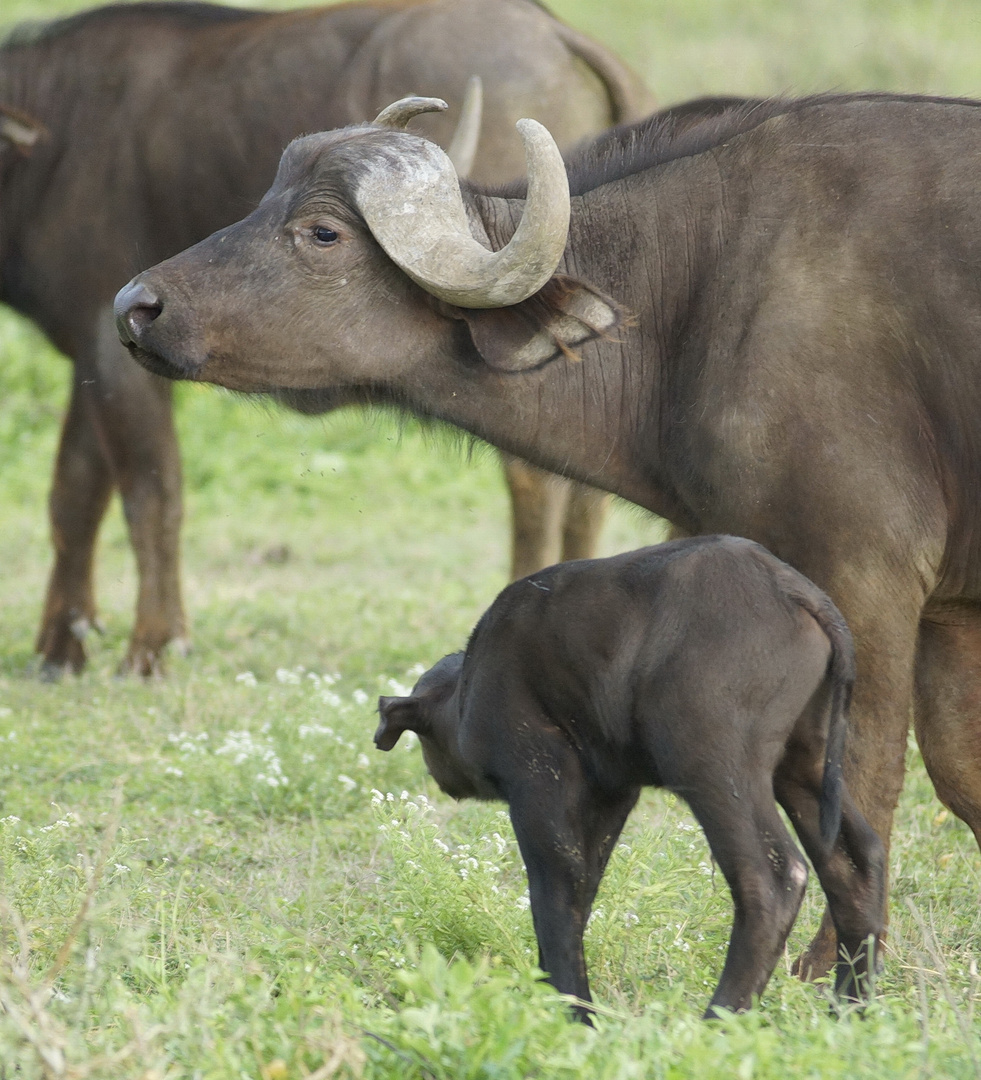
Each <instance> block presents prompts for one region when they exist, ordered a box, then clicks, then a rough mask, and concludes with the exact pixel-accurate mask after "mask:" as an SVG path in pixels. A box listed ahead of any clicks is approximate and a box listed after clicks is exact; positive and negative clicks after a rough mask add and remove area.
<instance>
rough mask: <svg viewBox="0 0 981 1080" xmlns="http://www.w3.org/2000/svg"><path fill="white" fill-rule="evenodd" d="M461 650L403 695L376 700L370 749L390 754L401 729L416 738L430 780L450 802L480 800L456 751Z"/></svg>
mask: <svg viewBox="0 0 981 1080" xmlns="http://www.w3.org/2000/svg"><path fill="white" fill-rule="evenodd" d="M463 656H464V654H463V653H462V652H458V653H451V654H450V655H449V656H444V657H443V659H442V660H440V661H439V663H437V664H435V665H434V666H433V667H431V668H430V669H429V671H427V672H426V673H425V675H423V676H422V677H421V678H420V679H419V681H418V682H417V683H416V685H415V686H414V687H413V688H412V693H411V694H410V695H409V696H408V697H382V698H379V699H378V713H379V716H380V717H381V720H380V722H379V724H378V729H377V730H376V731H375V746H377V747H378V749H379V750H391V749H392V747H393V746H394V745H395V744H396V743H397V742H398V741H399V738H400V737H401V735H402V733H403V732H404V731H413V732H415V734H416V735H418V736H419V742H420V744H421V745H422V754H423V757H424V758H425V760H426V768H427V769H429V772H430V774H431V775H432V778H433V779H434V780H435V781H436V783H437V784H439V786H440V789H441V790H442V791H444V792H445V793H446V794H447V795H450V796H452V798H454V799H469V798H476V797H479V796H480V795H481V794H482V792H481V790H480V788H481V787H482V785H481V784H480V783H479V779H478V778H477V777H475V776H474V775H473V770H472V769H471V768H470V767H469V766H468V764H467V762H466V760H465V758H464V756H463V754H462V753H461V751H460V743H459V729H460V676H461V674H462V671H463Z"/></svg>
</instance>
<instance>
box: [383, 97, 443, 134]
mask: <svg viewBox="0 0 981 1080" xmlns="http://www.w3.org/2000/svg"><path fill="white" fill-rule="evenodd" d="M448 108H449V105H447V104H446V102H445V101H444V100H443V99H442V98H438V97H414V96H413V97H404V98H399V100H398V101H396V102H394V103H393V104H391V105H389V106H388V107H387V108H385V109H382V111H381V112H380V113H379V114H378V115H377V116H376V117H375V119H374V120H373V121H372V125H373V126H374V127H387V128H394V129H395V130H396V131H404V130H405V125H406V124H407V123H408V122H409V121H410V120H411V119H412V118H413V117H414V116H419V114H420V113H427V112H444V111H445V110H446V109H448Z"/></svg>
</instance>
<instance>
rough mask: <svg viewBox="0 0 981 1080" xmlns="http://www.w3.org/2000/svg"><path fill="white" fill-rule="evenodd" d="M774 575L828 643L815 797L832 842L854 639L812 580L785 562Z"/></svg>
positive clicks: (852, 674) (835, 830)
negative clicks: (827, 698)
mask: <svg viewBox="0 0 981 1080" xmlns="http://www.w3.org/2000/svg"><path fill="white" fill-rule="evenodd" d="M771 572H772V566H771ZM776 577H777V581H778V583H779V586H780V588H781V589H782V590H783V592H784V595H785V596H787V597H788V598H789V599H790V600H793V601H794V602H795V603H796V604H798V605H799V606H800V607H802V608H803V609H804V610H805V611H806V612H807V613H808V615H810V616H811V618H812V619H814V621H815V622H816V623H817V624H818V626H820V627H821V629H822V630H823V631H824V635H825V637H826V638H827V639H828V642H829V644H830V645H831V659H830V660H829V661H828V672H827V679H828V682H829V684H830V690H831V713H830V716H829V718H828V737H827V741H826V743H825V749H824V776H823V777H822V780H821V794H820V796H819V799H818V813H819V824H820V828H821V838H822V839H823V840H824V841H825V843H827V844H831V843H833V842H834V840H835V838H836V837H837V836H838V833H839V831H840V830H841V800H842V795H843V789H844V785H843V780H842V762H843V758H844V755H845V736H846V735H847V733H848V709H849V706H850V705H851V700H852V687H853V686H854V685H855V642H854V641H853V640H852V632H851V630H849V629H848V624H847V623H846V622H845V617H844V615H842V613H841V612H840V611H839V610H838V609H837V607H835V605H834V604H833V603H832V601H831V598H830V597H829V596H827V595H826V594H825V593H823V592H822V591H821V590H820V589H819V588H818V587H817V586H816V585H814V584H813V582H810V581H808V580H807V578H805V577H804V576H803V575H801V574H799V573H798V572H797V571H796V570H794V569H793V568H792V567H790V566H787V565H786V564H783V565H782V566H781V567H780V569H779V570H777V572H776Z"/></svg>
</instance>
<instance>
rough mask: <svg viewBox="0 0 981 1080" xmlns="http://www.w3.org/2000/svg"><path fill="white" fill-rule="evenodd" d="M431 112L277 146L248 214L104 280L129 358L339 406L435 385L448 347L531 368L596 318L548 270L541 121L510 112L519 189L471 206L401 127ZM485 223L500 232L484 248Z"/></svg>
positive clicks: (573, 286)
mask: <svg viewBox="0 0 981 1080" xmlns="http://www.w3.org/2000/svg"><path fill="white" fill-rule="evenodd" d="M442 108H445V104H444V103H443V102H441V101H437V100H434V99H420V98H408V99H404V100H403V101H400V102H397V103H396V104H395V105H392V106H389V108H388V109H386V110H384V112H383V113H382V114H380V116H379V117H378V119H377V120H376V122H375V123H374V124H371V125H362V126H359V127H353V128H345V129H342V130H339V131H334V132H327V133H321V134H317V135H310V136H306V137H304V138H301V139H297V140H295V141H294V142H293V143H291V144H290V146H289V147H288V148H287V149H286V152H285V153H284V155H283V159H282V161H281V163H280V167H279V171H278V174H277V176H276V180H275V182H274V184H273V186H272V188H271V189H270V190H269V192H268V193H267V194H266V196H265V197H264V198H263V200H262V202H261V203H260V205H259V206H258V207H257V208H256V210H255V211H254V212H253V213H252V214H251V215H250V216H249V217H247V218H246V219H245V220H244V221H241V222H239V223H238V224H236V225H232V226H230V227H229V228H226V229H223V230H221V231H220V232H217V233H215V234H214V235H213V236H211V237H209V238H208V239H207V240H204V241H203V242H201V243H200V244H197V245H196V246H195V247H193V248H190V249H188V250H187V251H185V252H183V253H181V254H180V255H177V256H175V257H174V258H172V259H170V260H168V261H167V262H164V263H161V264H160V265H159V266H157V267H154V268H152V269H151V270H148V271H146V272H145V273H143V274H140V275H139V276H138V277H136V278H135V279H134V280H133V281H132V282H130V284H129V285H127V286H126V287H125V288H123V289H122V290H121V291H120V293H119V294H118V296H117V298H116V306H115V309H116V318H117V323H118V327H119V332H120V336H121V338H122V340H123V342H124V344H126V345H127V346H128V347H129V349H130V351H131V352H132V354H133V356H134V357H135V358H136V359H137V360H138V361H139V362H140V363H142V364H143V365H144V366H146V367H147V368H149V369H150V370H152V371H154V372H156V373H158V374H161V375H165V376H168V377H170V378H184V379H197V380H203V381H207V382H214V383H218V384H220V385H223V386H227V387H230V388H232V389H236V390H244V391H260V392H261V391H266V392H280V393H283V392H285V393H286V394H287V395H288V394H289V392H290V391H296V392H298V393H299V394H302V393H303V392H304V391H312V390H325V391H329V392H332V393H334V394H336V395H337V398H338V401H340V400H343V399H344V398H345V395H346V396H347V397H348V398H350V397H352V396H354V397H356V396H357V391H358V390H359V389H360V390H362V391H363V392H364V393H365V394H367V395H370V392H371V389H372V388H374V387H377V386H378V385H380V384H390V383H391V382H392V380H395V381H397V382H401V383H402V385H403V386H404V385H405V384H406V383H409V384H412V383H413V382H417V383H418V382H420V381H422V380H425V381H427V382H428V383H429V384H431V383H432V382H433V381H434V380H435V381H438V375H437V374H436V372H435V370H434V367H433V364H432V361H433V359H434V358H438V357H440V356H442V357H444V358H445V357H448V356H455V357H457V358H459V356H460V353H461V349H462V351H463V352H464V353H466V354H467V356H469V357H470V358H473V359H479V358H481V357H482V358H483V359H484V360H486V361H487V362H488V363H489V364H490V365H491V366H493V367H497V368H503V369H505V370H525V369H528V368H533V367H536V366H539V365H541V364H543V363H544V362H545V361H546V360H548V359H550V358H551V357H553V356H556V355H559V354H561V353H563V352H568V350H570V349H571V348H572V347H574V346H575V345H577V344H579V343H581V342H583V341H585V340H587V339H589V338H591V337H594V336H596V334H598V333H601V332H603V331H604V330H606V329H607V328H608V327H610V326H611V325H613V323H614V322H615V321H616V318H617V316H616V311H615V306H614V305H613V304H612V302H608V301H606V300H605V298H602V297H601V296H600V295H599V294H597V293H596V292H595V291H594V290H592V289H590V288H589V287H588V286H583V285H580V284H579V283H570V282H569V280H568V279H565V278H561V277H555V276H554V275H555V272H556V269H557V267H558V265H559V263H560V260H561V259H562V256H563V252H564V249H565V244H566V238H567V233H568V228H569V215H570V202H569V188H568V181H567V178H566V173H565V167H564V164H563V161H562V158H561V155H560V154H559V151H558V149H557V147H556V146H555V143H554V141H553V139H552V137H551V135H550V134H549V133H548V131H546V129H545V128H544V127H542V126H541V125H540V124H538V123H537V122H536V121H534V120H521V121H519V123H518V129H519V132H520V134H521V137H522V139H523V141H524V146H525V155H526V160H527V165H528V188H527V195H526V197H525V198H524V199H521V200H517V199H511V200H504V199H497V200H495V199H489V198H485V199H484V202H485V203H487V205H488V206H490V207H491V209H490V210H489V211H488V212H485V213H483V214H481V213H480V212H478V210H477V209H476V208H475V204H476V201H477V197H476V196H474V195H472V194H471V193H470V192H469V189H466V190H467V197H465V195H464V193H463V192H461V182H460V180H459V178H458V176H457V173H456V171H455V169H454V167H453V165H452V163H451V161H450V160H449V158H448V157H447V155H446V154H445V153H444V152H443V151H442V150H441V149H440V148H439V147H438V146H436V145H435V144H434V143H431V142H429V141H427V140H426V139H423V138H420V137H419V136H416V135H412V134H410V133H408V132H407V131H405V130H403V128H404V125H405V123H406V122H407V121H408V119H410V118H411V117H412V116H414V115H416V114H417V113H419V112H421V111H425V110H433V109H442ZM491 204H494V205H493V206H491ZM515 218H517V219H518V221H517V227H516V228H515V227H514V220H515ZM490 234H493V235H490ZM499 234H504V235H505V236H508V235H509V234H510V235H509V238H508V239H507V241H506V242H505V243H503V246H501V247H500V250H491V248H492V247H493V244H494V240H495V239H497V237H498V235H499ZM502 312H507V314H504V315H502V314H501V313H502ZM462 326H466V327H467V328H468V329H469V331H470V333H469V335H467V334H466V333H465V332H464V333H463V335H462V338H461V327H462ZM468 337H469V341H468V340H466V339H467V338H468Z"/></svg>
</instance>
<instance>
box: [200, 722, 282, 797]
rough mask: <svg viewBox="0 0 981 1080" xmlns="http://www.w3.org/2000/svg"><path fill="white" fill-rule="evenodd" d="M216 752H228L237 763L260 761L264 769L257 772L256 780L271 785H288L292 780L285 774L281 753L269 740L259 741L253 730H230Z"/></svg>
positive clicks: (274, 786) (273, 786)
mask: <svg viewBox="0 0 981 1080" xmlns="http://www.w3.org/2000/svg"><path fill="white" fill-rule="evenodd" d="M215 753H216V754H227V755H228V756H229V757H230V758H231V760H232V763H233V764H235V765H244V764H245V763H246V762H258V763H259V764H260V765H261V768H262V771H261V772H257V773H256V777H255V778H256V780H257V781H258V782H259V783H260V784H267V785H268V786H269V787H272V788H276V787H286V785H287V784H288V783H289V782H290V781H289V777H288V776H286V775H284V773H283V766H282V763H281V762H280V760H279V755H278V754H277V753H276V751H275V749H274V748H273V747H272V746H271V745H270V743H269V742H268V740H266V741H259V740H257V739H256V737H255V736H254V735H253V734H252V732H251V731H229V732H226V734H225V741H224V742H223V743H222V744H221V746H219V747H218V749H217V750H215Z"/></svg>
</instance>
